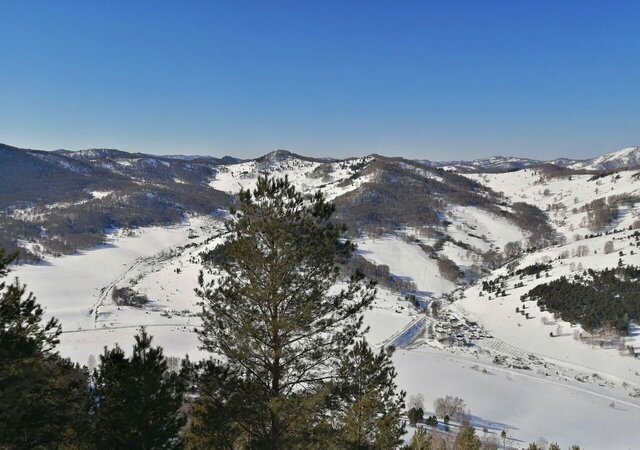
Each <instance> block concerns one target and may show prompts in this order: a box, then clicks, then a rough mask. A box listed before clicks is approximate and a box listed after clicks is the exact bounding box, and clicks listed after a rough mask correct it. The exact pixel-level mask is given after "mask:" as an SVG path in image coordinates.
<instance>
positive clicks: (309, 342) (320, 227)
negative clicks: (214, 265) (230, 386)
mask: <svg viewBox="0 0 640 450" xmlns="http://www.w3.org/2000/svg"><path fill="white" fill-rule="evenodd" d="M239 199H240V204H239V209H238V210H237V211H234V212H233V219H232V220H230V221H228V223H227V228H228V232H229V235H230V238H229V240H228V242H227V243H226V245H225V254H224V259H223V268H224V271H225V273H226V275H225V277H224V278H223V279H222V280H221V281H220V282H206V281H205V280H204V276H203V274H202V273H201V274H200V278H199V284H200V288H199V289H198V293H199V295H200V296H201V297H202V299H203V300H204V304H205V308H204V311H203V314H202V318H203V329H202V332H201V336H200V337H201V342H202V346H203V347H204V348H205V349H207V350H209V351H211V352H212V353H214V354H216V355H221V356H222V357H223V361H224V364H225V365H226V366H227V368H228V370H229V371H230V373H233V374H234V376H236V377H238V378H239V379H240V380H242V383H240V386H242V392H238V393H237V395H238V396H239V397H241V398H242V401H243V402H246V404H250V405H252V407H253V414H243V413H242V414H239V416H238V417H237V418H236V420H235V423H236V424H237V427H238V428H239V429H241V430H243V432H244V437H243V439H245V440H246V442H247V444H246V446H248V447H250V448H264V449H281V448H294V444H295V442H301V439H302V437H303V436H304V435H307V434H308V433H309V429H308V427H309V426H310V422H311V419H310V418H312V417H314V416H315V415H317V414H318V411H319V410H320V409H321V408H322V407H324V405H325V396H326V389H325V386H324V383H325V382H326V381H328V380H331V379H332V378H333V377H334V376H335V372H336V368H337V367H338V366H339V363H340V360H341V357H342V356H343V355H344V354H345V353H346V352H347V349H348V348H349V346H350V345H351V344H352V343H353V342H354V339H355V338H356V337H358V336H360V335H361V331H362V327H361V325H362V314H361V312H362V311H363V309H364V308H366V307H367V306H369V305H370V304H371V302H372V300H373V295H374V289H373V286H372V285H365V284H363V283H361V280H362V277H361V276H354V277H352V278H351V280H350V281H349V282H347V283H346V284H345V285H344V287H343V288H342V289H339V290H335V291H334V290H332V288H333V287H334V286H335V284H336V282H337V281H338V276H339V272H340V270H339V262H340V261H341V260H344V259H345V258H347V257H348V256H349V254H350V252H351V250H352V249H353V246H352V244H350V243H349V242H348V241H346V240H345V239H343V234H344V231H345V228H344V226H341V225H337V224H335V223H333V222H332V221H331V216H332V214H333V212H334V206H333V205H332V204H331V203H328V202H326V201H325V199H324V197H323V195H322V194H321V193H319V192H318V193H317V194H315V195H313V196H312V197H310V198H304V197H303V195H302V194H301V193H299V192H297V191H296V190H295V188H294V187H293V186H292V185H291V184H290V183H289V181H288V180H287V179H286V178H284V179H268V178H267V177H261V178H259V179H258V182H257V186H256V189H255V190H254V191H253V192H249V191H246V190H243V191H242V192H241V193H240V198H239Z"/></svg>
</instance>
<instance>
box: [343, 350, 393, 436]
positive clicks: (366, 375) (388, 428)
mask: <svg viewBox="0 0 640 450" xmlns="http://www.w3.org/2000/svg"><path fill="white" fill-rule="evenodd" d="M391 354H392V350H391V349H381V350H380V352H379V353H378V354H375V353H374V352H373V351H372V350H371V348H370V347H369V345H368V344H367V343H366V341H364V340H363V341H359V342H357V343H356V344H355V345H354V346H353V348H352V349H351V350H350V351H349V352H348V354H347V355H346V356H345V357H344V358H343V361H342V364H341V366H340V371H339V375H338V380H337V382H336V396H337V401H336V404H337V405H338V408H337V414H336V415H335V416H336V417H335V418H336V421H337V422H338V423H339V424H340V425H339V435H340V440H341V445H340V447H342V448H351V449H393V448H396V447H397V446H398V445H399V444H400V443H401V442H402V435H403V434H404V426H403V425H402V424H401V422H400V412H401V410H402V408H403V407H404V397H405V393H404V392H402V391H400V392H397V386H396V384H395V377H396V372H395V369H394V367H393V363H392V361H391Z"/></svg>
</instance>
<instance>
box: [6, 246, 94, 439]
mask: <svg viewBox="0 0 640 450" xmlns="http://www.w3.org/2000/svg"><path fill="white" fill-rule="evenodd" d="M14 258H15V255H11V256H6V254H5V252H4V251H3V250H2V249H0V276H6V275H7V273H8V271H9V264H10V263H11V262H12V261H13V259H14ZM61 332H62V330H61V327H60V325H59V323H58V322H57V320H55V319H53V318H51V319H49V320H47V321H45V319H44V310H43V309H42V307H41V306H40V305H39V304H38V303H37V301H36V298H35V297H34V296H33V295H32V294H27V291H26V287H25V286H24V285H21V284H20V283H19V282H18V280H16V281H15V282H14V283H12V284H10V285H8V286H7V285H6V283H4V282H1V283H0V448H11V449H36V448H51V449H57V448H85V446H86V445H87V439H88V435H89V433H90V428H89V415H88V412H89V395H88V389H87V385H88V383H87V373H86V372H85V371H84V370H82V369H81V368H80V367H79V366H77V365H74V364H72V363H71V362H70V361H69V360H68V359H62V358H60V357H59V356H58V354H57V352H56V345H57V344H58V337H59V336H60V333H61Z"/></svg>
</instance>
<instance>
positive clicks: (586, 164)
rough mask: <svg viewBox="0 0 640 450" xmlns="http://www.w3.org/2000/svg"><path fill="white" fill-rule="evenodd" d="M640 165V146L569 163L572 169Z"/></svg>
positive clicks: (620, 167)
mask: <svg viewBox="0 0 640 450" xmlns="http://www.w3.org/2000/svg"><path fill="white" fill-rule="evenodd" d="M638 166H640V147H627V148H623V149H622V150H618V151H616V152H611V153H607V154H606V155H603V156H599V157H597V158H593V159H588V160H586V161H579V162H573V163H570V164H567V167H570V168H571V169H586V170H597V171H602V170H619V169H631V168H634V167H638Z"/></svg>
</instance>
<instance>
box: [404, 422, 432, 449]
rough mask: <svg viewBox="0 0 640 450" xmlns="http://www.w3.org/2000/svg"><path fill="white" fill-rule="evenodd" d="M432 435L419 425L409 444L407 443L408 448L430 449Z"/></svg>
mask: <svg viewBox="0 0 640 450" xmlns="http://www.w3.org/2000/svg"><path fill="white" fill-rule="evenodd" d="M432 442H433V437H432V436H431V434H429V433H427V432H426V431H425V430H424V428H422V427H419V428H418V429H417V430H416V431H415V433H413V438H411V444H409V448H408V450H431V448H432Z"/></svg>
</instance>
